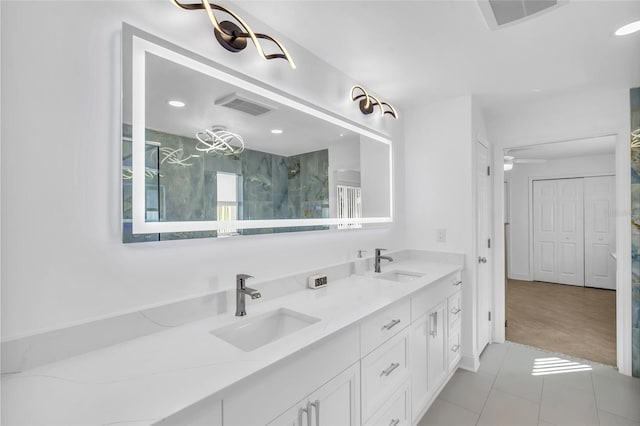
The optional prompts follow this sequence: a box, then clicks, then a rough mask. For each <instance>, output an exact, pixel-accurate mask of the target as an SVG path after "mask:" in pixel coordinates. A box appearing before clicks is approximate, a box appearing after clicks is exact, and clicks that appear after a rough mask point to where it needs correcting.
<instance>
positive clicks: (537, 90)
mask: <svg viewBox="0 0 640 426" xmlns="http://www.w3.org/2000/svg"><path fill="white" fill-rule="evenodd" d="M531 91H532V92H534V93H538V92H542V89H531Z"/></svg>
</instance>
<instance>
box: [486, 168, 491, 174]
mask: <svg viewBox="0 0 640 426" xmlns="http://www.w3.org/2000/svg"><path fill="white" fill-rule="evenodd" d="M487 176H491V166H487Z"/></svg>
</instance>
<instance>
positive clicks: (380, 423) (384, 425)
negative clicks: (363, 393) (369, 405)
mask: <svg viewBox="0 0 640 426" xmlns="http://www.w3.org/2000/svg"><path fill="white" fill-rule="evenodd" d="M409 385H410V382H409V381H406V382H404V383H403V384H402V385H401V386H400V388H399V389H398V390H396V391H395V392H394V394H393V395H392V396H391V397H390V398H389V399H388V400H387V401H385V402H384V405H383V406H382V407H380V409H379V410H378V411H377V412H376V413H375V414H374V415H373V416H372V417H371V420H369V421H368V422H367V423H366V426H410V425H411V417H410V415H411V414H410V412H411V410H410V406H409V400H410V396H411V395H410V393H409V387H410V386H409Z"/></svg>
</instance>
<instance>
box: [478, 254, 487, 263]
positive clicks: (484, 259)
mask: <svg viewBox="0 0 640 426" xmlns="http://www.w3.org/2000/svg"><path fill="white" fill-rule="evenodd" d="M478 263H487V258H486V257H480V256H478Z"/></svg>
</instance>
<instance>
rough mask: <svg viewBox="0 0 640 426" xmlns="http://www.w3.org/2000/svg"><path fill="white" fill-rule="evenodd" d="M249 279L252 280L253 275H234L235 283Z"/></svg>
mask: <svg viewBox="0 0 640 426" xmlns="http://www.w3.org/2000/svg"><path fill="white" fill-rule="evenodd" d="M249 278H253V275H247V274H236V281H244V280H247V279H249Z"/></svg>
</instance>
